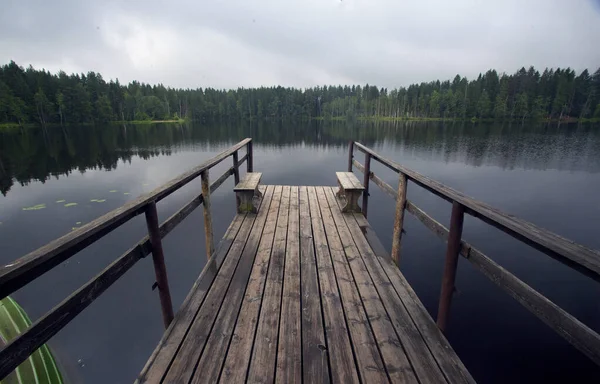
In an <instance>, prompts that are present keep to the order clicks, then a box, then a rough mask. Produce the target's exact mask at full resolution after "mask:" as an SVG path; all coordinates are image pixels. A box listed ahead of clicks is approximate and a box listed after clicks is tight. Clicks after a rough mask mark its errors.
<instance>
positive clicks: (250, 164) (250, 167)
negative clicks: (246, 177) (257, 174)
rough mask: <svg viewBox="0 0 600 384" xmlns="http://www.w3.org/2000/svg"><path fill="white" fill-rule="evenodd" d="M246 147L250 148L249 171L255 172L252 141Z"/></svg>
mask: <svg viewBox="0 0 600 384" xmlns="http://www.w3.org/2000/svg"><path fill="white" fill-rule="evenodd" d="M246 148H247V149H248V160H247V164H248V168H247V172H253V171H252V170H253V169H254V163H253V159H252V141H249V142H248V144H247V146H246Z"/></svg>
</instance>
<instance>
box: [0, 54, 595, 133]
mask: <svg viewBox="0 0 600 384" xmlns="http://www.w3.org/2000/svg"><path fill="white" fill-rule="evenodd" d="M340 117H342V118H357V117H364V118H371V117H374V118H407V119H411V118H447V119H472V118H478V119H488V118H493V119H520V120H524V119H538V120H539V119H558V120H563V119H588V118H600V68H599V69H598V70H596V72H594V74H593V75H591V74H590V73H589V72H588V70H584V71H583V72H581V73H580V74H576V73H575V71H574V70H572V69H570V68H566V69H560V68H558V69H545V70H544V71H543V72H542V73H541V74H540V72H539V71H537V70H536V69H535V68H533V67H530V68H529V69H525V68H521V69H520V70H518V71H517V72H516V73H514V74H512V75H507V74H504V73H502V74H498V73H497V72H496V71H495V70H489V71H487V72H486V73H485V74H480V75H479V76H478V77H477V78H476V79H473V80H468V79H467V78H466V77H461V76H460V75H456V77H455V78H454V79H453V80H452V81H450V80H447V81H439V80H437V81H432V82H429V83H420V84H412V85H410V86H408V87H407V88H404V87H401V88H398V89H392V90H388V89H387V88H379V87H377V86H373V85H369V84H366V85H364V86H360V85H352V86H348V85H346V86H323V87H313V88H306V89H298V88H284V87H269V88H267V87H261V88H250V89H248V88H238V89H236V90H219V89H213V88H204V89H202V88H198V89H175V88H170V87H165V86H163V85H162V84H159V85H149V84H144V83H139V82H137V81H133V82H131V83H129V84H127V85H122V84H120V83H119V81H118V80H115V81H113V80H110V81H108V82H107V81H105V80H104V79H103V78H102V75H100V74H99V73H94V72H89V73H87V74H83V73H82V74H71V75H68V74H66V73H65V72H62V71H61V72H59V73H58V74H52V73H50V72H48V71H45V70H36V69H34V68H33V67H31V66H29V67H28V68H27V69H24V68H23V67H20V66H19V65H17V64H16V63H15V62H13V61H11V62H10V63H9V64H7V65H4V66H2V67H0V124H1V123H9V124H10V123H12V124H19V125H23V124H25V123H32V122H37V123H40V124H41V125H43V126H45V125H46V124H50V123H52V124H62V125H64V124H79V123H91V122H109V121H134V120H168V119H191V120H199V121H208V120H224V119H228V120H237V119H254V118H274V119H297V118H308V119H311V118H340Z"/></svg>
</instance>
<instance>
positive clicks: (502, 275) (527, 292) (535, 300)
mask: <svg viewBox="0 0 600 384" xmlns="http://www.w3.org/2000/svg"><path fill="white" fill-rule="evenodd" d="M410 207H411V208H410V210H409V212H411V213H413V214H415V217H416V218H417V219H419V220H420V221H421V222H422V223H423V224H424V225H425V226H426V227H427V228H429V229H431V230H432V231H433V233H435V234H436V235H438V236H439V237H440V238H441V239H442V240H444V241H448V234H449V231H448V228H446V227H445V226H443V225H442V224H440V223H439V222H437V221H436V220H435V219H433V218H432V217H431V216H429V215H427V214H426V213H425V212H423V211H422V210H421V209H419V208H418V207H417V206H415V205H414V204H412V203H411V204H410ZM460 254H461V255H462V256H464V257H465V258H467V260H469V261H470V262H471V263H472V264H473V266H474V267H475V268H476V269H477V270H479V271H480V272H481V273H483V274H484V275H485V276H486V277H488V278H489V279H490V280H491V281H492V282H493V283H494V284H496V285H497V286H498V287H500V288H502V289H503V290H504V291H506V292H507V293H508V294H509V295H510V296H511V297H513V298H514V299H515V300H517V301H518V302H519V303H521V305H523V306H524V307H525V308H527V310H529V311H530V312H531V313H533V314H534V315H535V316H537V317H538V318H539V319H540V320H542V321H543V322H544V323H546V324H547V325H548V326H549V327H550V328H552V329H553V330H554V331H555V332H556V333H558V334H559V335H560V336H562V337H563V338H565V340H567V341H568V342H569V343H571V345H573V346H574V347H575V348H577V349H579V350H580V351H581V352H583V353H584V354H585V355H586V356H588V357H589V358H590V359H591V360H593V361H594V362H595V363H596V364H598V365H600V335H598V334H597V333H596V332H594V331H593V330H592V329H590V328H588V327H587V326H586V325H585V324H583V323H582V322H580V321H579V320H577V319H576V318H575V317H573V316H572V315H570V314H569V313H567V312H566V311H565V310H563V309H562V308H560V307H559V306H557V305H556V304H554V303H553V302H552V301H550V300H548V299H547V298H546V297H545V296H543V295H542V294H540V293H539V292H537V291H536V290H534V289H533V288H531V287H530V286H529V285H527V284H526V283H525V282H523V281H522V280H520V279H519V278H517V277H516V276H515V275H513V274H511V273H510V272H509V271H507V270H506V269H504V268H503V267H501V266H500V265H498V264H497V263H495V262H494V261H493V260H492V259H490V258H489V257H488V256H486V255H485V254H483V253H482V252H481V251H479V250H478V249H476V248H474V247H473V246H471V244H469V243H467V242H466V241H464V240H463V241H461V247H460Z"/></svg>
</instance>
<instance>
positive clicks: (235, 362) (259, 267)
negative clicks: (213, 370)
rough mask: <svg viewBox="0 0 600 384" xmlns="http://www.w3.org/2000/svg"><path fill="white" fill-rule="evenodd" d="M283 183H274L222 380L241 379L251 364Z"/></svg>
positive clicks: (243, 379)
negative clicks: (278, 184)
mask: <svg viewBox="0 0 600 384" xmlns="http://www.w3.org/2000/svg"><path fill="white" fill-rule="evenodd" d="M281 192H282V187H281V186H276V187H274V192H273V200H272V202H271V207H270V208H269V212H268V214H267V222H266V224H265V227H264V229H263V233H262V238H261V239H260V245H259V246H258V252H257V255H256V260H255V261H254V267H253V269H252V274H251V275H250V281H249V282H248V287H247V288H246V294H245V295H244V302H243V304H242V309H241V310H240V315H239V317H238V319H237V323H236V326H235V330H234V332H233V336H232V338H231V343H230V344H229V350H228V352H227V356H226V359H225V363H224V365H223V370H222V372H221V378H220V381H221V382H223V383H243V382H245V380H246V373H247V372H248V366H249V364H250V355H251V353H252V344H253V343H254V335H255V333H256V326H257V324H258V315H259V311H260V307H261V305H262V300H263V295H264V288H265V283H266V280H267V271H268V268H269V262H270V259H271V251H272V248H273V239H274V237H275V229H276V228H277V215H278V212H279V205H280V203H281Z"/></svg>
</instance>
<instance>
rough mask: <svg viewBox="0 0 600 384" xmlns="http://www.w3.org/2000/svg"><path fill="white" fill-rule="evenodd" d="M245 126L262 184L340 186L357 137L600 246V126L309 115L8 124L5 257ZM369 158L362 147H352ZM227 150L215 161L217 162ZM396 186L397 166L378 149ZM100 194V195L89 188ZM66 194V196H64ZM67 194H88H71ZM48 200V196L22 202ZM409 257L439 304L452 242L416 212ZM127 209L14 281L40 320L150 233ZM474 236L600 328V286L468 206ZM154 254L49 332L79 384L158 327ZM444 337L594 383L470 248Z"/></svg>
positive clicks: (466, 355)
mask: <svg viewBox="0 0 600 384" xmlns="http://www.w3.org/2000/svg"><path fill="white" fill-rule="evenodd" d="M245 137H253V138H254V140H255V141H254V150H255V154H254V156H255V157H254V158H255V160H254V161H255V169H256V170H257V171H262V172H263V173H264V174H263V183H265V184H289V185H334V184H335V175H334V172H335V171H340V170H344V169H345V167H346V164H347V163H346V162H347V142H348V140H349V139H355V140H359V141H361V142H363V143H364V144H366V145H368V146H370V147H372V148H374V149H375V150H376V151H378V152H380V153H381V154H383V155H385V156H387V157H389V158H391V159H394V160H396V161H398V162H400V163H401V164H404V165H406V166H408V167H410V168H413V169H415V170H417V171H419V172H421V173H423V174H425V175H427V176H429V177H432V178H434V179H437V180H439V181H441V182H443V183H446V184H448V185H450V186H452V187H454V188H456V189H459V190H461V191H463V192H465V193H466V194H468V195H470V196H473V197H475V198H477V199H479V200H482V201H484V202H486V203H489V204H491V205H493V206H496V207H498V208H500V209H502V210H504V211H506V212H509V213H511V214H515V215H517V216H520V217H522V218H524V219H526V220H529V221H531V222H533V223H535V224H537V225H539V226H541V227H545V228H548V229H550V230H552V231H555V232H557V233H558V234H560V235H563V236H565V237H568V238H570V239H572V240H574V241H577V242H579V243H581V244H584V245H586V246H588V247H592V248H596V249H600V236H598V229H599V225H598V223H599V219H600V204H599V203H598V191H600V127H593V126H576V125H573V126H570V125H569V126H567V125H562V126H561V127H560V128H559V127H556V126H525V127H522V126H512V127H511V126H509V125H508V124H505V125H503V126H502V125H494V126H488V125H471V124H466V125H464V124H455V125H452V124H449V125H444V124H442V123H435V124H425V123H420V124H410V125H405V124H401V123H396V124H394V123H389V124H378V125H373V124H358V123H354V124H353V123H335V124H326V123H318V124H317V123H312V124H311V123H304V124H301V125H298V124H262V123H261V124H260V125H254V126H250V125H249V124H248V123H246V124H245V125H240V124H216V125H214V124H213V125H189V126H176V125H168V126H161V125H153V126H148V127H147V126H136V127H131V126H130V127H117V126H111V127H95V128H92V127H86V128H69V129H67V130H65V131H63V130H61V129H52V130H50V131H49V132H48V134H47V135H43V134H42V132H41V131H40V130H31V131H25V132H20V131H16V132H4V133H0V191H1V192H2V196H0V263H1V264H7V263H10V262H11V261H13V260H14V259H16V258H18V257H20V256H23V255H24V254H26V253H28V252H30V251H32V250H34V249H36V248H38V247H40V246H42V245H44V244H46V243H47V242H49V241H51V240H53V239H54V238H56V237H59V236H61V235H64V234H66V233H68V232H70V231H71V230H72V229H73V228H75V227H79V226H81V225H83V224H85V223H87V222H89V221H91V220H93V219H94V218H96V217H98V216H100V215H102V214H104V213H106V212H108V211H110V210H112V209H115V208H117V207H119V206H120V205H122V204H124V203H125V202H127V201H130V200H132V199H134V198H136V197H137V196H138V195H140V194H143V193H147V192H149V191H151V190H153V189H154V188H156V187H158V186H160V185H161V184H162V183H164V182H166V181H168V180H170V179H172V178H173V177H175V176H177V175H178V174H179V173H181V172H183V171H184V170H187V169H189V168H191V167H193V166H195V165H197V164H199V163H201V162H202V161H204V160H206V159H208V158H210V157H212V156H214V155H215V154H216V153H218V152H220V151H222V150H224V149H225V148H227V147H229V146H230V145H232V144H234V143H236V142H238V141H239V140H241V139H243V138H245ZM357 157H358V159H359V161H361V162H363V160H362V159H361V157H362V155H361V154H360V153H357ZM229 166H230V164H229V163H227V164H220V165H219V166H218V167H217V168H216V169H215V170H214V172H213V173H212V174H213V175H219V174H221V173H222V172H223V171H224V170H225V169H226V168H227V167H229ZM373 171H374V172H375V173H376V174H378V175H380V176H381V177H382V178H383V179H384V180H386V181H387V182H388V183H390V184H392V185H394V186H395V185H397V179H396V175H395V174H394V173H392V172H391V171H389V170H387V169H386V168H384V167H383V166H381V165H379V164H377V163H374V164H373ZM232 188H233V179H232V178H231V179H230V180H228V181H227V182H226V183H225V184H224V185H223V186H222V187H221V188H220V189H219V190H217V192H215V194H214V195H213V197H212V207H213V212H214V213H213V217H214V221H215V222H214V227H215V233H216V235H217V236H219V237H220V236H222V234H223V233H224V232H225V229H226V227H227V225H228V224H229V222H230V220H231V218H232V217H233V215H234V212H235V206H234V200H235V199H234V197H233V194H232V192H231V189H232ZM199 191H200V185H199V181H195V182H193V183H191V184H189V185H188V186H186V187H185V188H183V189H181V190H180V191H178V192H177V193H175V194H173V195H172V196H170V197H169V198H167V199H165V200H163V201H162V202H160V203H159V205H158V210H159V216H160V218H161V221H162V220H164V219H165V218H167V217H168V216H169V215H171V214H172V213H173V212H175V211H176V210H177V209H179V208H180V207H181V206H182V205H183V204H185V203H186V202H187V201H189V200H190V199H191V198H193V197H194V196H195V195H197V194H198V193H199ZM408 195H409V199H411V200H412V201H414V202H415V203H416V204H417V205H419V206H420V207H421V208H422V209H424V210H425V211H427V212H428V213H430V214H431V215H432V216H433V217H435V218H436V219H438V220H439V221H440V222H442V223H444V224H445V225H448V222H449V217H450V208H451V207H450V204H448V203H447V202H445V201H443V200H441V199H439V198H437V197H435V196H433V195H431V194H429V193H428V192H426V191H424V190H422V189H420V188H419V187H416V186H414V185H409V190H408ZM94 199H95V200H101V201H102V200H105V201H103V202H92V201H91V200H94ZM61 200H65V201H64V202H60V203H59V202H57V201H61ZM67 203H77V205H73V206H69V207H65V204H67ZM38 204H45V208H43V209H37V210H34V209H31V210H24V209H23V208H27V207H32V206H35V205H38ZM393 211H394V202H393V201H392V200H391V199H390V198H389V197H387V196H386V195H384V194H383V193H382V192H380V191H379V189H378V188H377V187H376V186H373V188H372V195H371V199H370V200H369V221H370V222H371V223H372V225H373V226H374V227H375V229H376V231H377V233H378V234H379V237H380V238H381V239H382V241H383V242H384V244H385V245H386V246H387V247H388V249H389V248H390V246H391V232H392V220H393ZM202 225H203V224H202V213H201V209H198V210H197V211H196V212H194V213H193V214H192V215H191V216H190V217H189V218H188V219H187V220H186V221H184V222H183V223H182V224H181V225H180V226H179V227H177V229H175V230H174V231H173V232H172V233H171V234H170V235H169V236H168V237H167V238H166V239H165V241H164V248H165V254H166V258H167V268H168V272H169V279H170V283H171V293H172V296H173V302H174V305H175V306H176V307H178V306H179V305H180V304H181V302H182V301H183V299H184V297H185V295H186V294H187V292H188V290H189V289H190V287H191V285H192V284H193V282H194V280H195V279H196V277H197V275H198V273H199V272H200V271H201V269H202V267H203V266H204V264H205V261H206V258H205V255H204V239H203V238H204V236H203V228H202ZM405 229H406V232H407V234H406V236H405V237H403V245H402V246H403V251H402V254H403V256H402V257H403V258H402V262H401V268H402V271H403V272H404V274H405V275H406V277H407V279H408V281H409V282H410V283H411V284H412V285H413V287H414V288H415V290H416V292H417V294H418V295H419V297H420V299H421V300H422V301H423V303H424V304H425V306H426V307H427V309H428V310H429V311H430V313H431V314H432V316H435V315H436V312H437V299H438V294H439V289H440V281H441V276H442V268H443V255H444V251H445V247H444V244H443V243H442V242H441V240H439V239H438V238H437V237H435V235H433V234H431V233H430V232H429V231H428V230H427V229H425V227H423V226H422V224H421V223H420V222H418V221H416V220H415V219H414V218H412V216H410V215H408V216H407V218H406V222H405ZM145 231H146V230H145V222H144V219H143V216H142V217H138V218H136V219H134V220H132V221H130V222H129V223H128V224H126V225H125V226H123V227H121V228H120V229H119V230H117V231H115V232H113V233H112V234H110V235H109V236H107V237H105V238H104V239H102V240H101V241H99V242H97V243H96V244H94V245H92V246H90V247H88V248H87V249H85V250H84V251H82V252H81V253H79V254H78V255H76V256H75V257H73V258H71V259H70V260H69V261H66V262H65V263H63V264H62V265H60V266H58V267H57V268H55V269H54V270H53V271H51V272H49V273H47V274H45V275H44V276H42V277H40V278H39V279H37V280H36V281H35V282H33V283H31V284H30V285H28V286H27V287H25V288H23V289H21V290H19V291H17V292H16V293H14V295H13V296H14V297H15V298H16V299H17V301H18V302H19V303H21V305H22V306H23V307H24V308H25V310H26V311H27V312H28V314H29V315H30V317H31V318H32V319H37V318H39V317H40V316H41V315H43V314H44V313H45V312H46V311H47V310H49V309H51V308H52V307H53V306H54V305H56V304H58V303H59V302H60V301H61V300H63V299H64V298H65V297H66V296H68V295H69V294H70V293H71V292H73V291H74V290H75V289H77V288H78V287H79V286H81V285H82V284H84V283H85V282H86V281H87V280H89V279H90V278H92V277H93V276H95V275H96V274H97V273H98V272H100V271H101V270H102V268H104V267H106V266H107V265H108V264H109V263H110V262H111V261H113V260H114V259H115V258H116V257H118V256H119V255H120V254H122V253H123V252H125V251H126V250H127V249H129V248H130V247H131V246H132V245H133V244H134V243H135V242H137V241H138V240H139V239H140V238H141V237H143V236H144V235H145ZM463 236H464V237H465V238H466V239H467V240H468V241H469V242H471V243H472V244H474V245H475V246H476V247H478V248H479V249H481V250H482V251H484V252H485V253H487V254H488V255H489V256H490V257H492V258H493V259H494V260H496V261H497V262H499V263H500V264H501V265H502V266H504V267H505V268H507V269H508V270H509V271H511V272H512V273H514V274H516V275H517V276H518V277H519V278H521V279H523V280H525V281H526V282H527V283H528V284H530V285H531V286H533V287H534V288H535V289H537V290H539V291H541V292H542V293H543V294H545V295H546V296H547V297H549V298H550V299H551V300H553V301H554V302H555V303H557V304H558V305H560V306H562V307H563V308H565V309H566V310H567V311H569V312H570V313H571V314H573V315H574V316H576V317H577V318H578V319H580V320H581V321H583V322H584V323H585V324H587V325H588V326H590V327H591V328H593V329H595V330H596V331H600V301H599V300H598V297H600V285H599V284H598V283H596V282H594V281H592V280H590V279H589V278H587V277H584V276H582V275H581V274H579V273H577V272H575V271H572V270H570V269H569V268H567V267H565V266H563V265H562V264H560V263H558V262H557V261H555V260H553V259H551V258H549V257H547V256H545V255H543V254H541V253H539V252H537V251H535V250H532V249H530V248H529V247H527V246H525V245H522V244H520V243H519V242H517V241H515V240H513V239H512V238H510V237H509V236H508V235H505V234H504V233H502V232H500V231H498V230H496V229H494V228H491V227H489V226H486V225H483V224H482V223H480V222H478V221H477V220H475V219H472V218H470V217H467V218H466V221H465V229H464V234H463ZM153 276H154V272H153V269H152V263H151V261H150V259H145V260H142V261H140V262H139V263H138V264H137V265H136V266H135V267H134V268H133V269H132V270H130V271H129V272H128V273H127V274H126V275H125V276H124V277H123V278H121V279H120V280H119V281H118V282H117V283H115V284H114V285H113V286H112V287H111V288H110V289H109V290H108V291H107V292H106V293H105V294H104V295H102V296H101V297H100V298H99V299H98V300H96V301H95V302H94V303H93V304H92V305H91V306H90V307H88V308H87V309H86V310H85V311H84V312H83V313H82V314H81V315H80V316H78V317H77V318H76V319H75V320H74V321H72V322H71V323H70V324H69V325H68V326H67V327H66V328H64V329H63V330H62V331H61V332H59V333H58V334H57V335H56V336H55V337H54V338H52V340H51V342H50V344H51V347H52V348H53V349H54V351H55V353H56V354H57V355H58V358H59V360H60V364H61V366H62V367H63V369H64V371H65V373H66V375H67V376H68V378H69V380H70V381H71V382H86V383H128V382H132V381H133V380H134V379H135V377H136V375H137V374H138V373H139V371H140V370H141V368H142V367H143V365H144V363H145V362H146V360H147V358H148V357H149V355H150V354H151V353H152V351H153V349H154V347H155V345H156V343H157V342H158V340H159V339H160V337H161V334H162V324H161V323H162V321H161V315H160V304H159V302H158V297H157V295H156V292H153V291H152V290H151V286H152V283H153V282H154V278H153ZM457 288H458V292H457V295H456V297H455V299H454V301H453V307H452V317H451V321H450V325H449V331H448V338H449V340H450V342H451V344H452V345H453V346H454V348H455V349H456V351H457V353H458V355H459V356H460V357H461V358H462V360H463V361H464V363H465V364H466V366H467V367H468V368H469V370H470V371H471V372H472V374H473V376H474V377H475V379H476V380H478V381H479V382H483V383H506V382H513V383H514V382H545V383H550V382H555V383H561V382H599V381H600V369H599V368H598V367H596V366H595V365H594V364H593V363H591V362H590V361H588V360H587V359H586V358H585V356H583V355H582V354H581V353H580V352H578V351H577V350H576V349H574V348H573V347H571V346H570V345H569V344H568V343H567V342H565V341H564V340H563V339H562V338H560V337H559V336H557V335H556V334H555V333H554V332H553V331H551V330H550V329H549V328H548V327H547V326H546V325H544V324H543V323H542V322H541V321H539V320H538V319H537V318H536V317H534V316H533V315H531V314H530V313H529V312H528V311H527V310H525V309H523V308H522V307H521V306H520V304H518V303H517V302H516V301H514V300H513V299H512V298H510V297H509V296H508V295H506V294H504V293H503V292H502V291H501V290H500V289H499V288H497V287H496V286H495V285H494V284H493V283H491V282H490V281H489V280H487V278H485V277H484V276H483V275H481V274H480V273H479V272H477V271H475V270H474V269H473V268H472V267H471V266H470V264H469V263H468V262H466V261H465V260H460V262H459V270H458V281H457Z"/></svg>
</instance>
